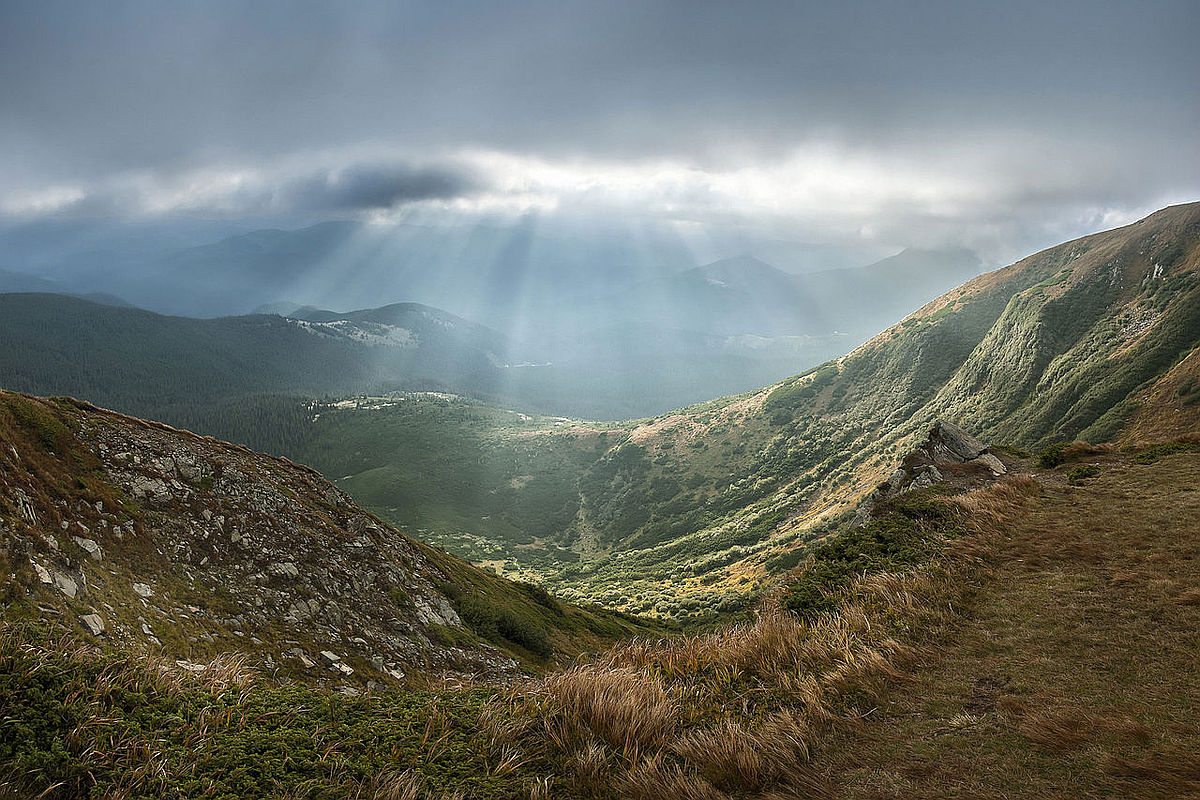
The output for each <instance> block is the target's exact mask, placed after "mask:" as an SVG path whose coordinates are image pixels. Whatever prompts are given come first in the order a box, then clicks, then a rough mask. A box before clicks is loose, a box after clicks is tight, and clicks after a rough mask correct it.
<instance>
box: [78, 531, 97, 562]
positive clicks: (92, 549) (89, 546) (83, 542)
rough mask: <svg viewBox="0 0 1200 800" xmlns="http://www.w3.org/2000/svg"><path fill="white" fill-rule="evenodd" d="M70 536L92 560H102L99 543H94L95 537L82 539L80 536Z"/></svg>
mask: <svg viewBox="0 0 1200 800" xmlns="http://www.w3.org/2000/svg"><path fill="white" fill-rule="evenodd" d="M71 538H72V539H73V540H75V544H77V545H79V546H80V547H82V548H83V549H84V550H85V551H86V552H87V554H88V555H89V556H91V557H92V560H93V561H102V560H103V559H104V553H103V551H101V550H100V545H98V544H97V543H96V540H95V539H84V538H83V537H82V536H72V537H71Z"/></svg>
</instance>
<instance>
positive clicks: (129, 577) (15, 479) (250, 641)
mask: <svg viewBox="0 0 1200 800" xmlns="http://www.w3.org/2000/svg"><path fill="white" fill-rule="evenodd" d="M0 537H2V538H0V542H2V547H3V549H2V550H0V557H2V558H3V559H4V560H5V561H7V564H5V565H4V566H5V570H4V572H5V573H7V574H9V575H10V576H11V578H10V579H9V580H8V581H7V582H6V587H5V591H6V594H7V596H6V601H7V602H6V608H5V612H4V613H5V614H6V615H8V616H10V617H13V616H20V615H21V614H23V613H24V614H37V615H39V616H42V617H45V618H55V619H60V620H61V619H65V620H68V621H70V622H72V623H75V622H77V623H78V624H79V625H80V626H81V627H83V628H84V629H85V630H87V631H88V632H90V633H91V634H92V635H94V636H97V637H103V638H104V639H106V640H108V641H109V642H111V643H113V644H115V645H119V646H121V647H128V648H131V649H144V648H146V649H151V650H154V651H160V650H161V651H165V652H166V653H167V654H168V655H170V656H173V657H176V658H178V659H179V660H180V661H181V662H192V661H199V660H203V659H204V658H206V657H209V656H212V655H215V654H217V653H219V652H223V651H227V650H241V651H248V652H250V653H252V654H254V658H255V660H256V661H257V662H258V663H259V664H260V665H261V666H262V667H265V668H266V669H268V670H276V669H277V670H282V671H283V672H284V673H288V674H294V675H297V676H306V677H309V678H316V679H318V680H326V679H333V680H343V681H348V682H349V683H351V684H357V683H362V682H365V681H368V680H370V681H378V682H384V683H386V682H389V681H396V680H400V679H403V678H404V677H405V676H406V675H410V676H418V675H420V676H430V675H432V676H442V675H448V676H453V675H458V674H464V673H470V674H477V675H482V676H484V677H487V678H492V679H503V678H505V677H506V676H509V675H512V674H513V673H515V672H516V671H517V663H516V662H515V661H514V660H513V659H512V658H510V657H509V656H508V655H507V654H505V653H502V652H500V651H499V650H497V649H496V648H494V647H492V646H490V645H489V644H487V643H485V642H484V641H482V640H480V639H479V638H478V637H476V636H475V635H474V634H472V633H471V632H470V631H468V630H467V629H466V628H465V627H464V625H463V622H462V620H461V619H460V617H459V614H458V613H457V612H456V611H455V609H454V606H453V604H452V600H451V598H450V597H448V596H447V592H451V591H461V590H460V589H459V590H452V589H451V588H450V587H451V585H452V583H453V581H454V577H453V576H452V575H451V574H450V572H451V571H450V570H448V569H447V568H446V565H447V563H449V562H448V559H447V557H445V556H444V555H441V554H435V553H433V552H432V551H429V550H428V549H427V548H424V547H423V546H421V545H418V544H417V543H416V542H414V541H412V540H411V539H409V538H408V537H406V536H404V535H403V534H401V533H399V532H398V531H396V530H394V529H392V528H389V527H387V526H385V525H383V524H382V523H380V522H379V520H377V519H376V518H375V517H373V516H371V515H369V514H367V513H366V512H364V511H363V510H362V509H360V508H359V507H358V506H357V505H355V504H354V503H353V502H352V501H351V500H350V499H349V498H348V497H347V496H346V495H344V494H343V493H341V492H340V491H338V490H337V489H335V488H334V487H333V486H332V485H331V484H330V483H329V482H328V481H326V480H325V479H324V478H322V477H321V476H320V475H319V474H318V473H316V472H314V471H313V470H310V469H308V468H306V467H302V466H299V465H296V464H293V463H291V462H288V461H286V460H281V459H275V458H270V457H267V456H263V455H259V454H256V453H253V452H251V451H249V450H246V449H244V448H240V447H237V446H234V445H230V444H226V443H224V442H219V441H217V440H214V439H209V438H204V437H199V436H195V435H193V434H189V433H186V432H182V431H178V430H174V429H172V428H168V427H166V426H162V425H158V424H155V423H149V422H145V421H142V420H137V419H133V418H129V417H125V416H122V415H119V414H115V413H112V412H107V411H102V410H100V409H96V408H94V407H91V406H87V405H84V404H81V403H77V402H74V401H68V400H55V401H51V400H42V399H38V398H32V397H28V396H24V395H18V394H13V393H10V392H0ZM437 558H441V559H443V561H442V563H439V562H438V561H437V560H435V559H437ZM458 567H459V568H460V569H462V568H466V565H462V564H459V565H458ZM467 569H469V568H467ZM459 583H461V580H460V581H459Z"/></svg>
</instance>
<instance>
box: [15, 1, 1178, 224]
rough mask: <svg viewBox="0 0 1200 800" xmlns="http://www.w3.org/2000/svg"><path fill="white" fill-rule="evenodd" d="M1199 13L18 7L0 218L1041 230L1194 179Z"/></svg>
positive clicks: (1164, 8) (546, 6)
mask: <svg viewBox="0 0 1200 800" xmlns="http://www.w3.org/2000/svg"><path fill="white" fill-rule="evenodd" d="M1198 33H1200V6H1197V5H1196V4H1195V3H1194V2H1189V1H1188V0H1178V1H1176V0H1150V2H1146V3H1138V4H1127V3H1107V2H1093V1H1091V0H1086V1H1085V0H1064V2H1056V3H1044V2H1012V3H1004V4H988V5H982V4H973V3H967V4H964V3H959V2H928V1H923V2H918V3H905V4H893V3H874V2H872V3H866V2H863V3H848V4H833V3H822V4H800V3H792V4H753V5H751V6H745V5H742V4H730V3H717V2H704V1H703V0H693V1H691V2H653V1H651V2H645V1H641V2H633V0H629V2H624V1H623V0H614V1H613V2H607V3H595V2H575V1H573V0H566V1H565V2H553V3H551V2H516V3H504V4H496V3H482V2H458V1H457V0H455V1H453V2H446V3H430V4H395V3H384V2H378V3H376V2H370V0H363V2H356V3H353V4H327V3H316V2H314V3H296V2H286V3H284V2H261V3H254V4H233V3H213V2H182V0H181V2H178V3H170V4H163V3H158V2H150V0H119V1H118V2H113V3H105V4H94V3H87V2H82V1H79V2H60V1H58V0H43V1H41V2H37V3H34V2H19V1H18V2H10V3H5V4H3V6H2V7H0V109H3V113H2V114H0V214H3V215H4V216H6V217H8V218H11V219H16V218H20V219H29V218H37V217H39V216H44V215H49V214H57V215H62V214H73V215H99V216H105V215H111V216H142V217H144V216H154V215H163V214H199V215H216V216H231V217H235V216H246V217H275V218H289V217H291V218H294V219H295V220H296V221H298V222H299V221H303V220H304V219H307V218H311V217H320V216H323V215H324V216H364V217H371V218H395V217H397V216H399V215H404V214H414V213H417V212H420V213H434V212H442V213H450V212H451V211H456V212H458V213H491V212H495V211H498V210H507V211H512V212H516V213H519V212H520V211H521V210H522V209H525V210H529V209H537V210H541V211H546V210H551V209H552V210H555V211H558V212H560V213H565V212H573V213H585V212H590V213H604V214H614V213H620V214H626V215H633V216H648V217H653V218H666V219H673V220H679V221H685V222H699V223H703V224H734V223H739V224H752V225H756V226H760V227H764V228H771V229H779V230H782V231H784V232H789V231H788V226H789V225H790V226H791V230H790V234H791V235H795V236H818V237H819V236H821V235H826V236H829V237H846V236H861V237H866V238H875V239H882V240H887V241H895V242H896V243H897V244H900V245H904V244H910V243H913V244H915V243H923V242H931V241H941V240H946V239H955V238H957V239H959V240H968V241H986V240H989V239H990V240H994V241H996V242H1000V241H1001V240H1005V239H1013V238H1017V239H1020V240H1021V241H1022V242H1039V241H1042V240H1043V239H1045V237H1048V236H1050V235H1058V233H1059V232H1060V229H1061V231H1065V232H1066V233H1075V232H1080V231H1079V230H1078V228H1079V226H1082V225H1091V224H1095V223H1096V222H1097V221H1100V220H1110V219H1115V220H1121V219H1123V218H1124V217H1128V216H1130V215H1135V214H1137V213H1140V212H1141V211H1143V210H1146V209H1149V208H1151V207H1153V206H1155V205H1159V204H1162V203H1165V202H1171V201H1180V200H1187V199H1195V198H1196V197H1198V196H1200V149H1198V148H1196V146H1195V133H1194V132H1195V131H1196V130H1198V129H1200V99H1198V96H1197V95H1198V91H1200V90H1198V85H1197V82H1196V78H1195V76H1196V75H1197V74H1200V49H1198V48H1196V47H1195V46H1194V42H1195V39H1196V36H1197V34H1198ZM1049 229H1053V231H1051V230H1049ZM1046 241H1047V243H1048V241H1050V240H1048V239H1047V240H1046Z"/></svg>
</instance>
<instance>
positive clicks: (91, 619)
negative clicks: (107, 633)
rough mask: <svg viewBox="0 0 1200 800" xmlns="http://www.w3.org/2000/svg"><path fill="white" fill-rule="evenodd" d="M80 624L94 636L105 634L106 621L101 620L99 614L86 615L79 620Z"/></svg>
mask: <svg viewBox="0 0 1200 800" xmlns="http://www.w3.org/2000/svg"><path fill="white" fill-rule="evenodd" d="M79 624H80V625H82V626H83V627H84V629H85V630H86V631H87V632H88V633H90V634H91V635H92V636H100V635H102V634H103V633H104V620H102V619H101V618H100V615H99V614H84V615H83V616H81V617H80V618H79Z"/></svg>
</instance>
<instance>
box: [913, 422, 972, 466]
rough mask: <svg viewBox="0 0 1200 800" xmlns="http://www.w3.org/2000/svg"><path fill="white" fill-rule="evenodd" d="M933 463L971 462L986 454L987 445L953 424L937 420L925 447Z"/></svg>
mask: <svg viewBox="0 0 1200 800" xmlns="http://www.w3.org/2000/svg"><path fill="white" fill-rule="evenodd" d="M926 447H927V448H928V449H929V454H930V456H932V457H933V460H934V462H935V463H936V462H938V461H960V462H961V461H973V460H974V459H976V458H978V457H979V456H981V455H983V454H984V453H985V452H987V445H986V444H984V443H983V442H981V441H979V440H978V439H976V438H975V437H974V436H972V435H971V434H969V433H967V432H966V431H964V430H963V429H962V428H960V427H958V426H957V425H955V424H954V423H953V422H946V421H945V420H938V421H937V422H935V423H934V424H933V427H932V428H931V429H930V430H929V440H928V443H927V445H926Z"/></svg>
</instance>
